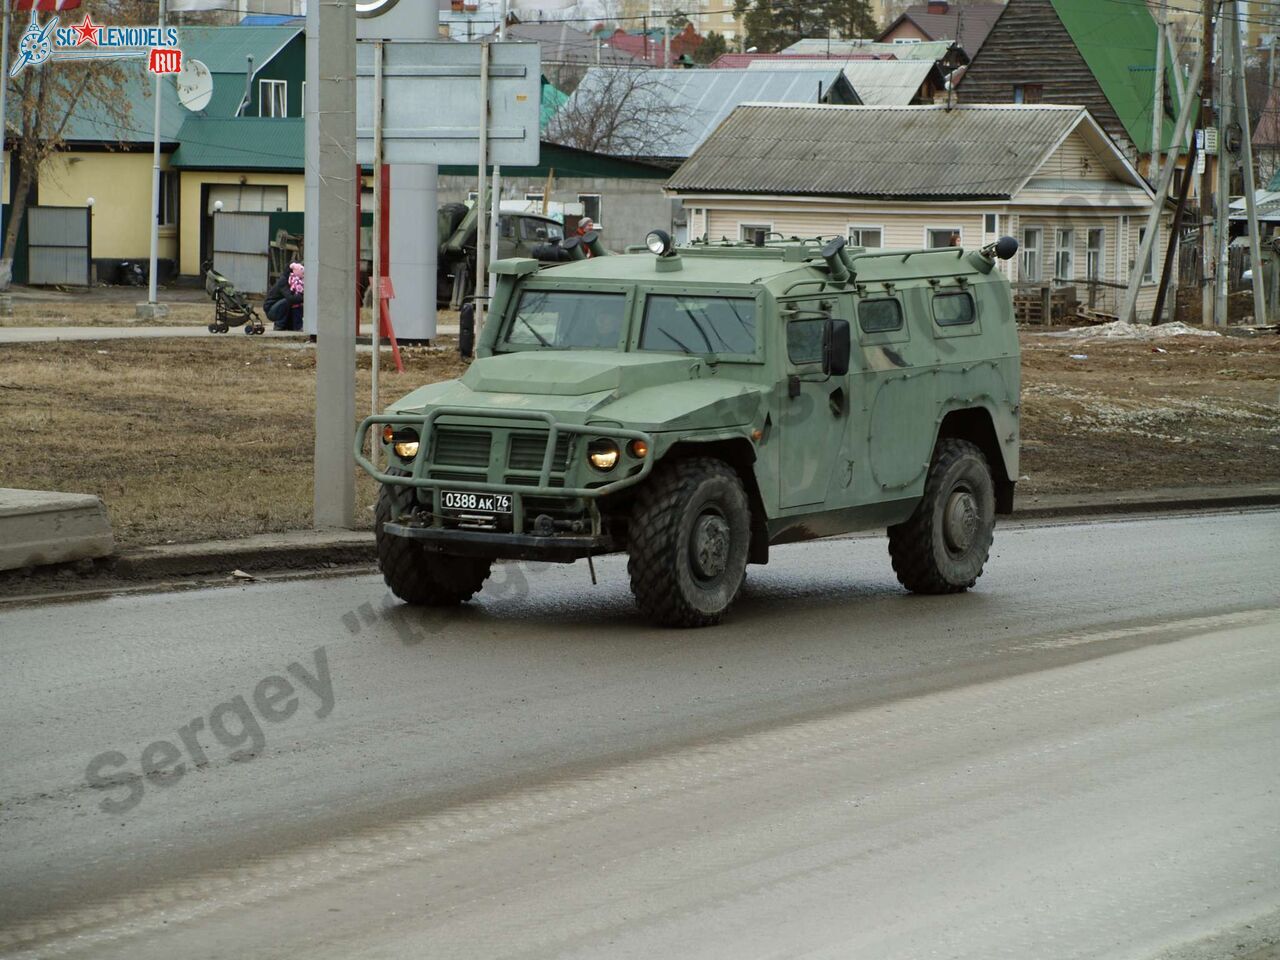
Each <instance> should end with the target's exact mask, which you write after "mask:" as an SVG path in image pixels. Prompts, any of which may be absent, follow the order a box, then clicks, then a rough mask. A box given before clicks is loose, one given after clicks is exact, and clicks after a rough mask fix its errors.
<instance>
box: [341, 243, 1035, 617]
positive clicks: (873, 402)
mask: <svg viewBox="0 0 1280 960" xmlns="http://www.w3.org/2000/svg"><path fill="white" fill-rule="evenodd" d="M584 239H585V238H584ZM573 240H574V238H570V241H569V243H570V244H571V245H572V246H573V247H575V248H576V247H577V246H579V245H580V244H573ZM649 248H650V249H649V251H646V252H642V253H638V252H629V253H628V254H626V255H619V256H608V255H604V256H600V255H597V256H594V257H592V258H590V259H586V258H582V259H577V258H575V259H573V260H571V261H570V262H568V263H565V264H562V265H560V266H557V267H556V268H555V269H554V270H548V269H544V268H543V267H542V266H541V265H540V264H539V262H538V261H537V260H535V259H532V258H516V259H507V260H501V261H498V262H497V263H495V264H494V265H493V269H494V272H495V273H496V274H497V275H498V283H497V293H496V297H495V300H494V303H493V306H492V311H491V314H490V318H489V320H488V322H487V323H486V324H485V326H484V329H483V332H482V334H481V336H480V339H479V343H478V349H477V359H476V360H475V362H473V363H472V364H471V366H470V368H469V369H468V370H467V372H466V374H465V375H464V376H462V377H461V378H460V379H458V380H450V381H445V382H442V383H433V384H430V385H428V386H424V387H421V388H420V389H418V390H415V391H413V392H412V393H410V394H409V395H408V396H406V397H404V398H403V399H401V400H399V401H398V402H396V403H395V404H393V405H392V406H391V408H390V409H389V410H388V411H387V412H386V413H384V414H380V415H378V416H374V417H370V418H368V419H366V420H365V421H364V423H363V424H361V426H360V428H359V431H358V434H357V437H356V448H355V455H356V459H357V461H358V462H359V463H360V465H361V466H362V467H363V469H365V470H366V471H367V472H368V473H369V474H371V475H372V476H373V477H374V478H375V479H376V480H378V481H379V482H380V483H381V484H382V488H381V493H380V496H379V499H378V503H377V507H376V533H377V545H378V557H379V562H380V564H381V567H382V572H383V575H384V577H385V578H386V581H387V583H388V585H389V586H390V587H391V589H392V591H393V592H394V593H395V594H396V595H397V596H398V597H400V598H401V599H403V600H405V601H408V602H409V603H414V604H426V605H445V604H456V603H460V602H462V601H464V600H467V599H468V598H470V597H471V596H472V595H473V594H475V593H476V592H477V591H478V590H479V589H480V588H481V586H482V584H483V583H484V581H485V579H486V578H487V577H488V575H489V571H490V566H491V564H492V563H493V561H495V560H499V559H509V560H510V559H514V560H520V559H536V560H550V561H563V562H569V561H573V560H576V559H580V558H583V557H587V558H590V557H594V556H598V555H600V554H605V553H611V552H616V551H625V552H626V553H627V554H628V556H629V560H628V564H627V569H628V573H629V576H630V580H631V588H632V592H633V593H634V595H635V598H636V601H637V602H638V604H639V606H640V608H641V609H642V610H643V611H644V612H645V613H646V614H648V615H649V616H650V617H651V618H653V619H654V620H656V621H657V622H658V623H662V624H667V625H673V626H702V625H707V624H713V623H716V622H718V621H719V620H720V619H721V617H722V616H723V615H724V614H725V612H726V611H727V610H728V609H729V607H730V605H731V604H732V603H733V600H734V598H735V597H736V596H737V594H738V591H739V588H740V586H741V585H742V582H743V577H744V575H745V569H746V565H747V564H748V563H765V562H767V561H768V559H769V553H770V550H771V548H772V547H774V546H775V545H777V544H781V543H787V542H791V541H798V540H806V539H811V538H815V537H823V536H830V535H833V534H839V533H845V532H847V531H852V530H859V529H865V528H874V527H886V528H887V529H888V534H889V554H890V557H891V560H892V564H893V568H894V570H895V571H896V573H897V576H898V579H899V580H900V581H901V583H902V584H903V585H904V586H905V587H906V588H907V589H909V590H912V591H915V592H919V593H951V592H956V591H961V590H965V589H967V588H968V587H971V586H972V585H973V584H974V582H975V581H976V580H977V578H978V576H979V575H980V574H981V573H982V569H983V566H984V564H985V563H986V561H987V557H988V552H989V549H990V546H991V543H992V531H993V527H994V522H995V517H996V515H997V514H1003V513H1009V512H1010V511H1011V510H1012V508H1013V492H1014V484H1015V481H1016V480H1017V477H1018V444H1019V436H1018V430H1019V421H1018V417H1019V389H1020V377H1019V349H1018V338H1017V331H1016V329H1015V325H1014V318H1013V307H1012V300H1011V296H1010V290H1009V284H1008V282H1007V281H1006V280H1005V278H1004V277H1003V276H1002V275H1001V273H1000V271H998V270H996V269H995V266H996V260H997V259H998V258H1003V259H1008V258H1010V257H1012V256H1013V255H1014V253H1015V251H1016V250H1017V242H1016V241H1014V240H1012V239H1011V238H1007V237H1006V238H1003V239H1001V240H1000V241H998V242H997V243H993V244H991V245H989V246H987V247H984V248H982V249H980V250H972V251H965V250H963V249H959V248H947V249H942V250H906V251H904V250H874V251H872V250H864V249H861V248H848V247H846V246H845V244H844V240H843V239H837V240H833V241H831V242H829V243H826V244H825V245H820V244H819V243H818V242H790V243H776V244H775V243H770V244H766V245H765V246H745V245H739V244H715V245H705V244H704V245H695V246H692V247H688V248H682V249H679V250H677V249H675V248H674V247H673V245H672V243H671V239H670V237H668V236H667V235H666V234H665V233H663V232H662V231H654V232H653V233H652V234H650V236H649ZM577 256H578V257H583V254H582V252H581V251H578V253H577ZM370 435H372V442H373V444H374V445H375V446H376V447H377V453H378V455H379V456H378V461H379V463H381V464H385V466H376V465H375V464H374V462H373V461H371V460H370V458H369V456H367V455H366V453H365V452H364V450H365V441H366V437H368V436H370Z"/></svg>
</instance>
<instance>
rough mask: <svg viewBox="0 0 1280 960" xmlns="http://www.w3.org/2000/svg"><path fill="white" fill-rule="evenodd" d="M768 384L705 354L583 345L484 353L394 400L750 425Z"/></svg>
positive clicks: (624, 419) (672, 424)
mask: <svg viewBox="0 0 1280 960" xmlns="http://www.w3.org/2000/svg"><path fill="white" fill-rule="evenodd" d="M763 394H764V390H763V388H761V387H759V386H758V385H756V384H753V383H749V382H745V381H742V380H736V379H734V378H733V377H732V376H731V367H729V366H728V365H725V364H720V365H713V364H708V363H707V362H706V361H705V360H704V359H702V358H700V357H683V356H671V355H670V354H656V355H655V354H640V353H618V352H614V351H594V350H580V351H573V352H568V351H565V352H559V353H550V352H542V351H537V352H535V351H523V352H520V353H512V354H500V355H497V356H492V357H483V358H481V359H478V360H476V361H475V362H473V363H472V364H471V367H470V369H469V370H467V372H466V374H465V375H464V376H463V377H462V378H461V379H459V380H447V381H444V382H442V383H434V384H428V385H427V386H425V387H422V388H420V389H418V390H415V391H414V392H413V393H411V394H409V395H408V396H406V397H404V398H403V399H401V400H400V401H399V402H398V403H396V404H394V405H393V408H392V409H393V411H394V412H397V413H413V412H417V411H419V410H425V409H427V408H430V407H442V406H450V407H465V408H468V409H473V410H476V412H477V413H488V414H492V415H493V416H498V417H500V416H501V415H502V413H503V411H515V410H520V411H531V410H536V411H545V412H547V413H551V414H553V415H556V416H560V417H563V418H564V419H565V420H566V421H567V422H577V423H587V422H591V423H596V422H602V421H613V422H615V423H617V424H619V425H623V426H626V427H634V428H636V429H641V430H662V429H697V428H699V427H726V426H735V425H739V424H745V423H749V422H751V421H753V420H754V419H755V418H756V414H757V412H758V411H759V410H760V407H761V404H762V403H763Z"/></svg>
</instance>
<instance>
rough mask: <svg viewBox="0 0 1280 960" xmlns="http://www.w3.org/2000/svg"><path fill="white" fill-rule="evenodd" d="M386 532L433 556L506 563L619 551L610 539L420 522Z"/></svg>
mask: <svg viewBox="0 0 1280 960" xmlns="http://www.w3.org/2000/svg"><path fill="white" fill-rule="evenodd" d="M382 532H383V533H385V534H389V535H391V536H393V537H404V538H405V539H408V540H417V541H418V542H419V543H421V544H422V546H423V547H424V548H425V549H427V550H429V551H431V552H433V553H447V554H450V555H453V556H464V557H466V556H472V557H493V558H495V559H502V560H546V561H549V562H551V563H570V562H572V561H574V560H578V559H581V558H582V557H589V556H592V555H599V554H602V553H611V552H612V551H613V550H614V549H615V544H614V542H613V539H612V538H610V537H606V536H577V535H574V536H561V535H558V534H556V535H551V536H538V535H536V534H531V533H495V532H493V531H489V530H458V529H454V528H449V527H432V526H426V525H425V524H416V523H387V524H383V527H382Z"/></svg>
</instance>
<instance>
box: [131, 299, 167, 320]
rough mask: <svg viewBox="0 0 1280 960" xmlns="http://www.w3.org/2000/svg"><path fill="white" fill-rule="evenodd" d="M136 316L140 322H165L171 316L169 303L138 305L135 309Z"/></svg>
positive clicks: (135, 305)
mask: <svg viewBox="0 0 1280 960" xmlns="http://www.w3.org/2000/svg"><path fill="white" fill-rule="evenodd" d="M133 312H134V316H136V317H137V318H138V319H139V320H163V319H164V318H165V317H167V316H168V315H169V305H168V304H167V303H138V304H134V307H133Z"/></svg>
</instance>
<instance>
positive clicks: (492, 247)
mask: <svg viewBox="0 0 1280 960" xmlns="http://www.w3.org/2000/svg"><path fill="white" fill-rule="evenodd" d="M505 39H507V0H502V20H501V21H500V22H499V24H498V42H499V43H501V42H502V41H503V40H505ZM598 53H599V48H598V47H597V54H598ZM490 193H491V194H492V196H493V205H492V207H491V209H490V211H489V264H490V266H492V265H493V262H494V261H495V260H497V259H498V227H499V225H500V224H499V217H500V215H501V213H502V166H501V165H500V164H497V163H495V164H494V165H493V184H492V186H491V188H490ZM547 199H548V200H549V199H550V197H548V198H547ZM497 284H498V278H497V276H496V275H495V274H494V273H493V272H490V273H489V302H490V303H492V302H493V295H494V293H495V292H496V290H497Z"/></svg>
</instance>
